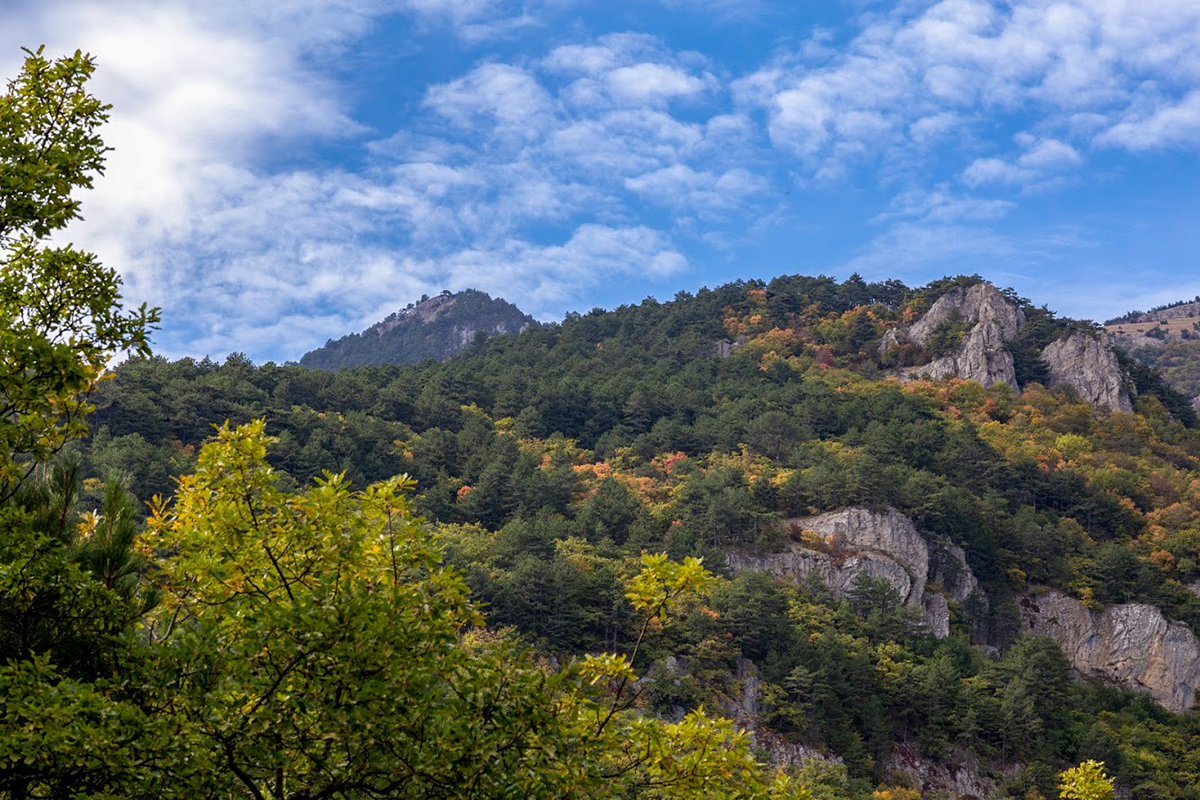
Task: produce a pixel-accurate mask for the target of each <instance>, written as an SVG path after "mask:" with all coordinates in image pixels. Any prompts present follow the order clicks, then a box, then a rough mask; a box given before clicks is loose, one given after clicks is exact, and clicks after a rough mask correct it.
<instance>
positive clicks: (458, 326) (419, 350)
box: [300, 289, 536, 369]
mask: <svg viewBox="0 0 1200 800" xmlns="http://www.w3.org/2000/svg"><path fill="white" fill-rule="evenodd" d="M535 324H536V323H535V322H534V320H533V318H532V317H530V316H528V315H527V314H524V313H522V312H521V310H520V309H519V308H517V307H516V306H514V305H513V304H512V303H509V302H508V301H506V300H502V299H500V298H498V297H497V298H492V297H490V296H489V295H487V294H485V293H483V292H480V291H478V290H475V289H464V290H463V291H461V292H456V293H452V292H449V291H444V292H442V293H441V294H438V295H434V296H433V297H429V296H425V297H422V298H421V299H420V301H419V302H416V303H409V304H408V306H406V307H405V308H402V309H400V310H399V311H397V312H395V313H393V314H389V315H388V316H387V317H386V318H385V319H383V320H382V321H380V322H377V323H376V324H374V325H372V326H371V327H369V328H367V329H366V330H364V331H363V332H362V333H352V334H349V335H347V336H343V337H342V338H340V339H336V340H332V339H331V340H330V341H328V342H326V343H325V346H324V347H319V348H317V349H316V350H312V351H310V352H308V353H305V354H304V356H303V357H302V358H301V359H300V364H301V365H302V366H306V367H314V368H316V369H340V368H342V367H358V366H364V365H367V364H414V363H418V362H420V361H424V360H426V359H437V360H439V361H441V360H445V359H447V358H451V357H452V356H454V355H455V354H457V353H460V352H462V351H463V350H464V349H465V348H467V347H468V346H470V345H471V343H472V342H474V341H475V340H476V337H478V336H479V335H480V334H482V335H484V336H486V337H487V338H491V337H493V336H501V335H504V334H512V333H519V332H521V331H523V330H525V329H526V328H528V327H530V326H531V325H535Z"/></svg>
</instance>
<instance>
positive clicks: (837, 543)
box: [729, 508, 978, 637]
mask: <svg viewBox="0 0 1200 800" xmlns="http://www.w3.org/2000/svg"><path fill="white" fill-rule="evenodd" d="M788 522H789V524H791V525H793V526H794V527H796V528H799V529H800V530H806V531H812V532H814V533H816V534H818V535H820V536H821V538H822V539H824V541H825V543H826V548H827V549H823V550H812V549H809V548H807V547H805V546H803V545H801V544H798V543H797V544H793V545H792V547H791V548H790V549H789V550H787V551H785V552H783V553H772V554H770V555H766V556H752V555H745V554H742V553H734V554H731V555H730V556H729V565H730V567H731V568H733V569H734V570H736V571H741V570H754V569H761V570H766V571H767V572H770V573H771V574H773V575H775V576H776V577H779V578H784V579H786V580H790V581H792V582H795V583H803V582H805V581H807V580H813V579H816V580H820V581H821V582H822V583H824V584H825V585H826V586H828V587H829V590H830V591H831V592H833V594H834V595H835V596H838V597H844V596H845V595H846V594H847V593H848V592H849V590H850V588H851V587H852V586H853V585H854V582H855V580H856V579H857V578H858V576H859V575H866V576H867V577H869V578H882V579H883V580H885V581H887V582H888V584H889V585H890V586H891V587H892V588H893V589H895V590H896V593H897V594H898V595H899V596H900V597H901V599H902V600H903V602H904V604H905V605H908V606H911V607H913V608H921V609H924V611H925V616H926V620H927V621H928V623H929V626H930V629H931V630H932V631H933V633H934V634H935V635H936V636H940V637H945V636H948V635H949V633H950V608H949V604H948V603H947V602H946V598H945V597H943V596H942V595H941V594H938V593H936V592H928V591H926V589H927V586H928V584H929V582H930V580H931V579H932V580H934V581H936V582H937V583H938V584H939V585H940V586H941V588H942V589H943V590H944V591H945V593H946V595H947V596H949V598H950V599H951V600H954V601H955V602H963V601H964V600H965V599H966V598H967V597H968V596H970V594H971V593H972V592H973V591H974V590H975V587H976V586H977V585H978V584H977V582H976V580H975V576H974V575H972V574H971V570H970V568H969V567H968V566H967V563H966V558H965V554H964V553H963V551H962V549H961V548H958V547H954V546H951V545H946V544H942V543H933V544H932V545H931V544H930V542H928V541H927V540H926V538H925V537H924V536H922V535H921V533H920V532H919V531H918V530H917V529H916V526H914V525H913V523H912V521H911V520H910V519H909V518H908V517H906V516H904V515H903V514H901V513H900V512H899V511H896V510H894V509H889V510H888V511H886V512H882V513H881V512H876V511H870V510H868V509H865V508H847V509H844V510H842V511H836V512H832V513H829V514H820V515H817V516H815V517H801V518H798V519H793V520H788Z"/></svg>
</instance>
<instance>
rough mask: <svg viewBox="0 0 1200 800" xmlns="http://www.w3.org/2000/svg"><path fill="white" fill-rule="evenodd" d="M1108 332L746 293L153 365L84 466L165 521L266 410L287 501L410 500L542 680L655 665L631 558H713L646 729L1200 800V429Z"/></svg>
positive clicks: (884, 779)
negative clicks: (208, 448)
mask: <svg viewBox="0 0 1200 800" xmlns="http://www.w3.org/2000/svg"><path fill="white" fill-rule="evenodd" d="M414 308H415V307H414ZM371 335H376V334H371ZM1114 338H1115V337H1114V336H1113V335H1112V334H1109V333H1107V332H1105V331H1104V330H1101V329H1099V328H1098V327H1097V326H1096V325H1094V324H1093V323H1091V322H1088V321H1082V320H1072V319H1066V318H1061V317H1058V316H1056V315H1055V314H1054V313H1053V312H1051V311H1049V310H1048V309H1047V308H1046V307H1045V306H1035V305H1033V303H1031V302H1030V301H1028V300H1026V299H1024V298H1021V297H1018V296H1016V295H1015V294H1014V293H1013V292H1011V291H1009V290H1003V289H1000V288H997V287H995V286H993V285H991V284H989V283H987V282H986V281H984V280H982V279H981V278H979V277H978V276H962V277H957V278H948V279H944V280H941V281H936V282H934V283H931V284H929V285H927V286H923V287H915V288H912V287H908V286H905V285H904V284H902V283H900V282H898V281H886V282H879V283H867V282H865V281H863V280H861V279H859V278H858V277H856V276H855V277H852V278H851V279H848V280H846V281H843V282H839V281H836V280H833V279H831V278H827V277H810V276H802V275H789V276H781V277H779V278H776V279H774V280H771V281H769V282H767V281H738V282H735V283H730V284H727V285H724V286H719V287H716V288H713V289H708V288H706V289H702V290H700V291H698V292H696V293H694V294H693V293H688V292H680V293H679V294H677V295H676V296H675V298H674V299H673V300H671V301H668V302H659V301H657V300H655V299H653V298H647V299H646V300H644V301H643V302H641V303H638V304H634V305H626V306H622V307H620V308H617V309H614V310H611V311H602V310H596V311H593V312H590V313H588V314H584V315H570V316H569V317H568V318H566V319H564V320H563V321H562V322H561V323H552V324H546V325H541V326H535V327H532V328H531V329H529V330H526V331H525V332H524V333H522V334H521V335H520V336H500V337H496V338H494V339H491V340H489V341H485V342H480V343H479V345H478V346H473V347H470V348H468V349H467V350H465V351H464V352H461V353H460V354H459V355H458V357H456V358H453V359H449V360H447V361H444V362H437V361H424V362H422V363H419V364H409V365H400V364H391V365H384V366H377V367H372V368H370V369H342V370H337V371H321V370H313V369H307V368H305V367H302V366H282V367H281V366H278V365H274V364H268V365H264V366H261V367H255V366H254V365H253V364H250V363H249V362H247V361H246V360H245V359H239V358H230V359H229V360H228V361H226V362H225V363H224V364H216V363H213V362H209V361H203V362H196V361H192V360H188V359H184V360H181V361H175V362H170V361H166V360H164V359H150V360H129V361H127V362H125V363H123V364H122V365H121V366H120V367H119V368H118V369H117V370H116V371H115V375H114V378H113V379H112V380H111V381H107V382H105V383H104V384H102V386H101V387H100V389H99V391H98V392H97V394H96V396H95V398H94V402H95V405H96V406H97V410H96V411H95V413H94V415H93V429H94V431H95V433H94V435H93V437H92V438H91V440H90V441H89V442H88V443H87V446H86V447H85V448H83V450H82V452H81V454H80V455H81V458H82V462H81V466H80V471H81V475H82V476H83V477H84V478H85V479H91V480H90V481H85V484H84V485H85V487H90V488H88V489H87V491H91V492H93V493H94V492H99V491H100V490H101V489H102V485H103V482H104V481H105V480H106V479H107V478H106V476H110V475H126V476H128V478H129V480H130V482H131V485H132V486H133V487H134V488H135V490H136V491H137V492H138V494H139V496H140V497H141V498H142V499H148V498H149V496H150V495H152V494H154V493H155V492H162V493H164V494H169V493H170V492H171V490H172V488H171V487H172V483H171V481H172V477H173V476H176V475H179V474H181V473H185V472H187V471H189V470H190V469H191V463H192V460H193V459H194V458H195V456H194V452H195V448H196V447H197V446H198V445H199V444H200V443H201V441H202V440H204V439H205V438H207V437H209V436H211V435H212V427H211V423H212V422H213V421H220V420H225V419H229V420H231V422H233V423H240V422H245V421H248V420H253V419H259V418H265V419H266V425H267V429H268V431H269V432H270V433H271V434H272V435H273V436H275V437H277V442H276V443H275V444H274V445H273V447H272V448H271V450H270V459H271V463H272V465H273V466H274V468H275V469H276V470H277V471H278V473H277V474H279V475H280V477H281V479H284V480H291V481H295V482H297V483H309V482H311V481H312V480H313V479H318V480H320V479H322V475H323V473H324V471H326V470H328V471H331V472H335V473H336V472H345V473H346V475H347V479H348V480H350V481H352V482H353V484H354V485H356V486H362V485H364V484H366V483H369V482H371V481H374V480H379V479H383V478H387V477H390V476H394V475H397V474H400V473H405V474H407V475H409V476H410V477H411V478H412V479H413V480H415V481H416V484H417V486H416V491H415V494H414V497H413V500H412V503H413V507H414V510H415V511H416V512H418V513H419V514H420V515H421V516H423V517H424V518H425V519H426V520H427V521H428V522H427V524H428V526H429V530H430V531H431V533H432V535H433V536H435V537H436V539H437V541H438V542H439V543H440V547H441V548H442V549H441V552H442V558H443V564H444V566H446V567H448V568H452V569H453V570H455V571H456V572H457V573H458V574H459V575H461V576H463V579H464V580H465V581H466V583H467V584H468V585H469V586H470V588H471V592H472V597H473V598H474V599H475V600H477V601H479V602H480V603H482V604H483V605H484V607H485V613H486V617H487V623H488V626H489V628H491V629H493V630H495V631H497V632H502V635H503V636H511V637H513V638H514V640H515V641H517V642H519V643H520V645H521V646H522V647H527V648H530V649H531V650H533V651H534V652H536V653H537V654H538V656H536V657H537V658H541V659H544V663H546V664H547V665H552V664H560V665H561V664H563V663H567V662H568V661H570V660H571V659H574V658H580V657H583V656H584V655H585V654H594V653H598V652H631V645H632V643H633V642H635V641H639V640H640V639H639V635H640V634H639V631H640V630H641V629H640V628H639V627H638V624H637V617H636V615H635V614H633V613H632V610H631V607H630V605H629V603H628V599H627V595H626V592H627V591H629V588H628V583H627V582H628V580H629V579H630V577H631V576H632V575H634V574H636V573H637V571H638V565H639V564H640V563H641V561H640V559H641V556H642V554H643V553H656V552H664V553H667V554H669V555H670V557H671V558H673V559H675V560H676V561H678V560H680V559H683V558H685V557H687V556H697V557H702V558H703V559H704V564H705V565H706V566H707V567H708V568H709V569H711V570H712V571H713V572H715V573H717V575H718V576H719V578H718V580H717V581H716V582H715V584H714V586H713V588H712V592H711V595H710V596H709V597H707V598H706V599H704V600H703V601H702V602H697V603H695V604H693V605H691V606H689V607H687V608H681V609H679V610H678V612H675V613H673V614H672V618H671V620H670V621H669V623H668V624H665V625H664V626H663V627H662V628H661V629H660V628H658V627H655V629H654V636H653V640H652V641H648V643H647V644H646V645H645V646H644V647H642V648H641V649H639V650H638V652H637V654H636V662H637V663H636V665H635V666H636V669H637V671H638V674H641V675H644V676H646V677H645V678H644V679H642V680H641V681H639V682H638V696H637V697H638V699H637V704H638V707H639V708H640V709H641V710H642V713H645V714H648V715H657V716H660V717H662V718H666V719H680V718H681V717H682V715H683V714H684V713H685V712H686V711H688V710H690V709H694V708H698V707H700V706H703V707H704V708H706V709H714V710H717V711H719V713H722V714H724V715H726V716H728V717H730V718H731V719H733V720H734V721H735V722H736V724H737V725H739V726H740V727H742V728H743V729H744V730H745V731H747V733H748V734H749V735H752V736H753V737H754V741H755V744H756V746H757V747H758V748H759V749H760V752H762V753H763V757H764V758H767V759H769V760H771V761H772V762H773V763H776V764H786V765H792V766H793V767H794V768H796V769H797V770H798V771H799V774H801V775H802V776H803V779H804V780H805V781H806V782H807V783H809V784H810V785H811V786H813V787H814V788H815V790H817V791H815V796H817V797H822V798H856V800H857V799H858V798H862V799H863V800H865V798H870V797H871V796H872V793H873V792H879V793H880V794H876V795H874V796H888V795H886V794H882V793H883V792H885V791H887V792H891V796H894V797H900V796H909V797H911V796H919V795H917V794H913V793H912V792H913V791H916V792H919V793H921V794H923V795H924V796H929V797H935V796H946V797H968V796H976V797H992V796H997V797H1014V798H1023V797H1039V796H1041V797H1052V796H1057V794H1058V790H1057V786H1056V785H1055V784H1056V777H1055V776H1056V775H1057V774H1058V772H1060V771H1061V770H1063V769H1064V768H1066V767H1068V766H1070V765H1072V764H1075V763H1079V762H1080V761H1082V760H1084V759H1097V760H1100V761H1104V762H1105V764H1106V765H1107V768H1108V769H1109V771H1110V773H1111V774H1113V775H1114V776H1115V777H1116V779H1117V783H1118V786H1119V788H1120V789H1121V790H1122V792H1124V795H1123V796H1128V797H1154V798H1160V797H1161V798H1185V797H1189V796H1192V795H1191V794H1190V793H1191V792H1193V790H1194V787H1195V786H1197V785H1200V727H1198V726H1197V724H1196V721H1197V712H1196V711H1195V710H1192V709H1193V706H1194V704H1195V701H1196V691H1197V687H1198V685H1200V666H1198V665H1200V638H1198V634H1200V431H1198V430H1197V429H1196V427H1195V424H1196V421H1195V417H1194V414H1192V409H1191V406H1190V404H1189V403H1188V402H1187V399H1186V398H1184V397H1182V396H1181V395H1180V394H1179V392H1178V391H1176V390H1174V389H1173V388H1171V387H1170V386H1169V385H1167V384H1166V383H1165V382H1163V380H1162V378H1161V376H1160V375H1159V374H1158V373H1157V372H1155V371H1154V370H1153V369H1151V368H1149V367H1146V366H1145V365H1142V364H1139V363H1138V362H1136V361H1133V360H1131V359H1130V358H1128V357H1127V356H1125V355H1124V354H1123V353H1122V352H1121V351H1120V350H1119V349H1116V348H1115V347H1114ZM285 476H286V477H285ZM498 635H499V634H498ZM548 668H549V666H548ZM905 787H907V789H906V788H905ZM906 791H907V792H909V793H908V794H904V792H906Z"/></svg>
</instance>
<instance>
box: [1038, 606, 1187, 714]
mask: <svg viewBox="0 0 1200 800" xmlns="http://www.w3.org/2000/svg"><path fill="white" fill-rule="evenodd" d="M1021 620H1022V623H1023V625H1024V628H1025V629H1026V630H1028V631H1031V632H1032V633H1034V634H1037V635H1038V636H1048V637H1050V638H1051V639H1053V640H1055V641H1056V642H1058V643H1059V645H1060V646H1061V647H1062V649H1063V652H1064V653H1065V654H1066V656H1067V658H1068V659H1069V660H1070V662H1071V665H1072V666H1073V667H1074V668H1075V670H1077V671H1078V672H1080V673H1081V674H1083V675H1088V676H1092V677H1097V678H1102V679H1104V680H1106V681H1109V682H1111V683H1115V684H1116V685H1118V686H1122V687H1124V688H1127V689H1133V690H1135V691H1139V692H1145V693H1146V694H1149V695H1150V696H1151V697H1153V698H1154V699H1155V700H1157V701H1158V702H1159V703H1160V704H1161V705H1162V706H1164V707H1165V708H1168V709H1170V710H1171V711H1178V712H1182V711H1187V710H1188V709H1189V708H1191V706H1192V703H1193V701H1194V699H1195V694H1196V689H1197V687H1200V641H1198V640H1197V639H1196V635H1195V634H1194V633H1192V630H1191V629H1190V628H1188V627H1187V626H1186V625H1184V624H1182V623H1179V622H1168V621H1167V619H1166V618H1165V617H1163V615H1162V612H1161V611H1159V610H1158V609H1157V608H1155V607H1154V606H1150V605H1145V604H1142V603H1127V604H1124V605H1116V606H1109V607H1108V608H1106V609H1104V610H1103V611H1090V610H1088V609H1087V608H1085V607H1084V606H1083V604H1082V603H1080V602H1079V601H1078V600H1075V599H1074V598H1071V597H1067V596H1066V595H1064V594H1062V593H1060V592H1056V591H1048V592H1045V593H1043V594H1037V595H1029V596H1026V597H1024V598H1022V600H1021Z"/></svg>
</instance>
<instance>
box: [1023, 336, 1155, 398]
mask: <svg viewBox="0 0 1200 800" xmlns="http://www.w3.org/2000/svg"><path fill="white" fill-rule="evenodd" d="M1042 359H1043V360H1044V361H1045V362H1046V365H1047V366H1048V367H1049V368H1050V380H1049V384H1050V385H1051V386H1058V385H1066V386H1070V387H1071V388H1072V389H1074V390H1075V391H1076V392H1078V393H1079V397H1080V399H1082V400H1084V401H1086V402H1088V403H1091V404H1092V405H1093V406H1096V407H1097V408H1107V409H1109V410H1110V411H1132V410H1133V403H1131V402H1130V400H1129V392H1128V391H1126V388H1125V376H1124V374H1123V373H1122V372H1121V366H1120V364H1118V363H1117V357H1116V355H1115V354H1114V353H1113V349H1112V344H1111V343H1110V342H1109V339H1108V336H1107V335H1106V334H1100V335H1098V336H1090V335H1088V334H1086V333H1074V334H1071V335H1070V336H1068V337H1067V338H1065V339H1059V340H1058V341H1056V342H1051V343H1050V344H1049V345H1047V346H1046V348H1045V349H1044V350H1042Z"/></svg>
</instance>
